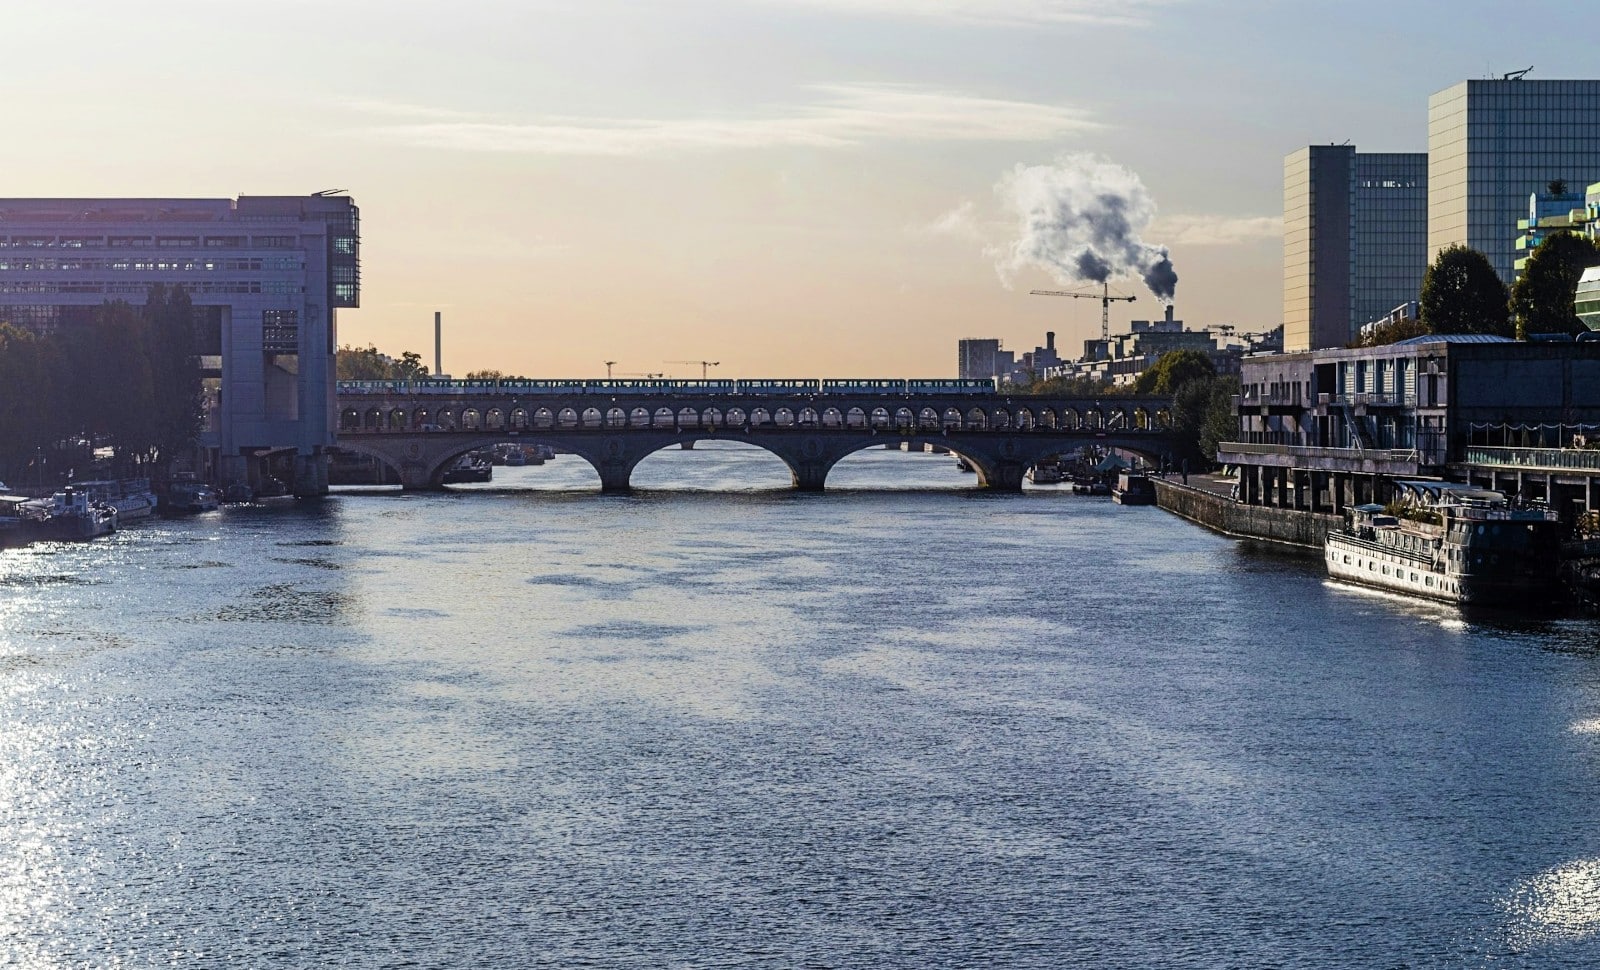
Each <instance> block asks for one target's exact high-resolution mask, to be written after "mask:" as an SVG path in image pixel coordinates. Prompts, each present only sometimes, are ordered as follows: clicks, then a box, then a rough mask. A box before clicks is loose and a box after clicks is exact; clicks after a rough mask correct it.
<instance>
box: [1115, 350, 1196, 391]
mask: <svg viewBox="0 0 1600 970" xmlns="http://www.w3.org/2000/svg"><path fill="white" fill-rule="evenodd" d="M1216 376H1217V366H1216V365H1215V364H1213V363H1212V362H1211V358H1210V357H1208V356H1207V355H1206V354H1204V353H1202V352H1201V351H1198V350H1169V351H1167V352H1166V353H1164V354H1162V355H1161V356H1160V358H1158V359H1157V360H1156V362H1155V363H1154V364H1152V365H1151V366H1150V367H1148V368H1146V369H1145V371H1144V373H1142V374H1140V375H1139V379H1138V380H1136V381H1134V384H1133V390H1134V393H1136V394H1176V393H1177V392H1178V388H1180V387H1182V386H1183V385H1185V384H1187V383H1189V382H1190V381H1193V380H1195V379H1197V378H1204V379H1207V380H1209V379H1210V378H1213V377H1216Z"/></svg>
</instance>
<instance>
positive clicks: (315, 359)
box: [0, 193, 361, 494]
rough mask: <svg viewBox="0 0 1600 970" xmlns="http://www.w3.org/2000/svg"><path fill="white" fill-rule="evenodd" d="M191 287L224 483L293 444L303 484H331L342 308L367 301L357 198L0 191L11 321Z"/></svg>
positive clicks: (61, 319) (207, 438) (0, 245)
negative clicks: (4, 195) (9, 194)
mask: <svg viewBox="0 0 1600 970" xmlns="http://www.w3.org/2000/svg"><path fill="white" fill-rule="evenodd" d="M154 283H161V284H164V285H168V286H171V285H178V286H182V287H183V288H184V289H185V290H186V291H187V292H188V294H189V297H190V299H191V300H192V302H193V304H194V306H195V308H196V325H197V329H198V331H199V334H198V335H199V345H200V348H201V353H202V357H201V367H202V372H203V374H204V380H205V386H206V394H207V402H206V404H207V422H206V427H205V431H204V432H203V434H202V439H201V444H202V445H203V446H204V447H205V448H206V449H207V451H208V453H209V455H210V456H211V457H212V459H213V460H214V461H215V466H214V470H215V473H216V474H217V475H218V476H219V477H221V478H224V479H234V480H239V481H245V480H248V479H250V478H251V477H253V473H258V468H257V467H255V466H254V463H253V462H252V461H251V459H255V458H261V457H264V456H267V455H269V454H272V453H284V452H289V451H292V452H293V454H294V456H295V461H294V477H295V488H296V490H297V491H298V492H301V493H303V494H316V493H319V492H321V491H323V490H325V489H326V486H327V473H326V455H325V452H326V450H327V449H328V448H330V447H331V446H332V445H333V443H334V434H335V431H336V427H337V424H336V422H337V417H338V410H337V406H336V403H335V400H334V378H335V364H334V361H335V357H334V355H335V351H336V349H337V345H338V342H337V333H336V327H335V319H334V315H335V311H336V310H337V309H339V308H343V307H355V306H359V305H360V294H361V290H360V214H359V211H358V210H357V208H356V206H355V204H354V202H352V200H350V199H349V198H347V197H345V196H341V195H335V194H328V193H324V194H318V195H312V196H241V197H240V198H238V199H3V200H0V321H4V322H8V323H12V324H15V325H18V326H22V327H25V328H28V329H30V330H33V331H35V332H40V333H49V332H53V331H57V330H60V329H63V328H71V327H74V326H79V325H82V324H83V323H84V322H86V321H87V320H88V319H89V315H90V314H91V313H92V312H93V310H94V308H95V307H97V306H99V305H100V304H102V303H104V302H106V301H108V300H125V301H127V302H129V303H132V304H135V305H138V304H142V303H143V302H144V299H145V296H146V294H147V292H148V290H149V287H150V285H151V284H154Z"/></svg>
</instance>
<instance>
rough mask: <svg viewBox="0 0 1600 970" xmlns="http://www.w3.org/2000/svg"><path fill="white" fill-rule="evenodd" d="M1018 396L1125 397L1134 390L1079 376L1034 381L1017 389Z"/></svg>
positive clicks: (1095, 378)
mask: <svg viewBox="0 0 1600 970" xmlns="http://www.w3.org/2000/svg"><path fill="white" fill-rule="evenodd" d="M1014 393H1017V394H1051V395H1058V396H1061V397H1124V396H1127V395H1129V394H1132V393H1133V388H1131V387H1128V386H1126V385H1117V384H1113V383H1111V382H1110V381H1106V380H1101V379H1100V378H1098V377H1092V376H1090V375H1088V374H1078V375H1076V376H1073V377H1052V378H1049V379H1048V380H1034V381H1030V382H1029V383H1027V384H1024V385H1023V386H1022V387H1019V388H1016V389H1015V392H1014Z"/></svg>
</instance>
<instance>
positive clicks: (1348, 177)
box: [1283, 145, 1428, 351]
mask: <svg viewBox="0 0 1600 970" xmlns="http://www.w3.org/2000/svg"><path fill="white" fill-rule="evenodd" d="M1427 205H1428V158H1427V156H1426V155H1424V154H1421V153H1403V152H1383V153H1368V152H1357V151H1356V150H1355V147H1354V146H1351V145H1311V146H1308V147H1306V148H1302V149H1300V150H1299V151H1297V152H1293V153H1292V154H1290V155H1288V156H1287V157H1286V158H1285V159H1284V166H1283V222H1284V227H1283V228H1284V236H1283V239H1284V245H1283V261H1284V265H1283V321H1284V345H1285V347H1286V348H1287V349H1289V350H1291V351H1295V350H1311V349H1319V348H1323V347H1343V346H1344V345H1345V344H1347V343H1349V342H1350V341H1351V339H1353V338H1354V337H1355V335H1356V334H1357V333H1358V332H1359V330H1360V328H1361V326H1362V325H1363V324H1366V323H1369V322H1371V321H1373V320H1376V319H1379V318H1380V317H1382V316H1383V315H1384V314H1387V313H1388V312H1389V311H1390V310H1392V309H1393V308H1394V307H1395V306H1397V305H1399V304H1402V303H1405V302H1406V301H1408V300H1414V299H1416V297H1417V293H1418V291H1419V290H1420V289H1421V287H1422V274H1423V271H1424V270H1425V269H1426V267H1427V262H1428V252H1427Z"/></svg>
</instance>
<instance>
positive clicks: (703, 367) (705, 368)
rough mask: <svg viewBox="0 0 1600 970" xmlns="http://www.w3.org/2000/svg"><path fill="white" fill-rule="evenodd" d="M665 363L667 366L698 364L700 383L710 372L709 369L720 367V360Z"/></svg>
mask: <svg viewBox="0 0 1600 970" xmlns="http://www.w3.org/2000/svg"><path fill="white" fill-rule="evenodd" d="M666 363H668V364H699V365H700V379H701V380H702V381H703V380H705V379H706V374H707V373H708V372H709V371H710V370H711V368H713V367H721V366H722V361H720V360H669V361H666Z"/></svg>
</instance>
